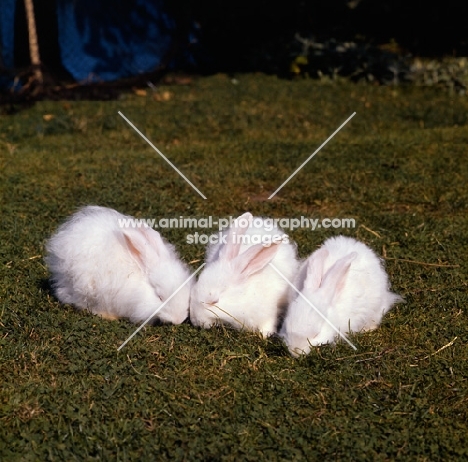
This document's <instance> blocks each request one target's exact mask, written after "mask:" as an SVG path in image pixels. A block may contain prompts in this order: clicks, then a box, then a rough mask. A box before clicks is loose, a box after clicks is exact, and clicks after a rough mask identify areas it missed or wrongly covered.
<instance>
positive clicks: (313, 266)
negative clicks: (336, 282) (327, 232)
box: [304, 247, 329, 291]
mask: <svg viewBox="0 0 468 462" xmlns="http://www.w3.org/2000/svg"><path fill="white" fill-rule="evenodd" d="M328 255H329V252H328V250H327V249H326V248H325V247H321V248H320V249H318V250H316V251H315V252H314V253H313V254H312V255H311V256H310V257H309V261H308V264H307V276H306V279H305V281H304V287H307V288H308V289H310V290H313V291H315V290H317V289H318V288H319V287H320V284H321V282H322V277H323V267H324V265H325V260H326V259H327V257H328Z"/></svg>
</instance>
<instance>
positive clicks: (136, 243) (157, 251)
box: [123, 228, 167, 271]
mask: <svg viewBox="0 0 468 462" xmlns="http://www.w3.org/2000/svg"><path fill="white" fill-rule="evenodd" d="M123 238H124V240H125V244H126V246H127V249H128V251H129V252H130V255H131V256H132V257H133V258H134V259H135V260H136V262H137V263H138V265H139V266H140V268H141V269H142V270H143V271H147V270H148V269H149V262H148V260H149V258H148V256H150V255H151V257H152V258H151V260H152V261H153V260H154V257H155V256H161V255H162V254H163V253H164V252H167V249H166V246H165V244H164V242H163V240H162V239H161V236H160V235H159V233H158V232H157V231H155V230H154V229H152V228H137V229H131V230H125V231H123Z"/></svg>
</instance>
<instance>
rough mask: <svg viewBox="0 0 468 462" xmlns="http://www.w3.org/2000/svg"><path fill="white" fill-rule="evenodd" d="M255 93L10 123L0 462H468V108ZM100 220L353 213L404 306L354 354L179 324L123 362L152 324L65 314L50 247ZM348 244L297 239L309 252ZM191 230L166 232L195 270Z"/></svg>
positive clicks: (338, 90) (412, 97) (277, 84)
mask: <svg viewBox="0 0 468 462" xmlns="http://www.w3.org/2000/svg"><path fill="white" fill-rule="evenodd" d="M237 80H238V82H237V83H233V82H232V81H231V79H230V78H228V77H226V76H221V75H220V76H213V77H209V78H200V79H198V80H196V81H194V83H193V84H192V85H191V86H185V87H184V86H178V87H167V88H163V89H161V91H169V92H170V95H169V96H170V98H169V100H167V101H158V100H156V99H155V98H154V95H153V94H152V93H151V92H148V93H147V94H146V96H138V95H136V94H133V93H129V94H125V95H123V96H122V98H121V99H120V100H119V101H113V102H41V103H37V104H36V105H35V106H33V107H31V108H30V109H27V110H24V111H21V112H19V113H17V114H16V115H14V116H1V117H0V207H1V209H0V211H1V215H0V381H1V387H0V459H1V460H67V461H69V460H137V459H140V460H207V461H218V460H236V461H237V460H252V461H257V460H268V461H271V460H321V459H323V460H372V461H374V460H405V461H406V460H418V461H429V460H437V459H440V460H456V459H458V460H466V458H467V457H468V424H467V422H468V415H467V408H468V398H467V389H468V386H467V385H468V384H467V378H468V349H467V341H468V333H467V332H468V329H467V327H468V319H467V311H466V307H467V302H468V296H467V275H468V264H467V258H466V255H467V254H468V226H467V225H468V222H467V209H468V186H467V178H468V162H467V161H468V151H467V142H468V116H467V114H468V102H467V100H466V99H464V98H459V97H450V96H449V95H447V94H446V93H443V92H440V91H437V90H435V89H431V88H403V87H402V88H397V89H394V88H389V87H374V86H359V85H351V84H346V83H338V84H334V85H327V84H323V83H322V84H321V83H317V82H314V81H309V80H301V81H294V82H288V81H281V80H278V79H276V78H274V77H265V76H262V75H240V76H237ZM160 99H161V98H160ZM119 110H120V111H122V112H123V113H124V114H125V115H126V116H127V117H128V118H129V119H130V120H132V121H133V122H134V123H135V124H136V125H137V126H138V127H139V128H140V129H141V130H142V131H143V132H144V133H146V134H147V136H148V137H149V138H150V139H151V140H152V141H153V143H154V144H155V145H156V146H158V148H160V149H161V150H162V151H163V152H164V153H165V154H166V155H167V156H168V157H169V158H170V159H171V161H173V162H174V163H175V164H176V165H177V166H178V168H180V169H181V170H182V171H183V172H184V173H185V174H186V175H187V177H188V178H190V180H191V181H193V182H194V184H195V185H196V186H197V187H198V188H200V190H201V191H202V192H203V194H205V195H206V196H207V200H203V199H202V198H201V197H200V196H198V195H197V194H196V193H195V192H194V191H193V190H192V189H191V188H190V186H188V185H187V184H186V183H185V182H184V181H183V180H182V179H181V178H180V177H179V176H178V175H177V173H175V172H174V171H173V170H172V169H171V168H170V167H169V166H168V165H167V164H165V163H164V162H163V161H162V159H161V158H159V156H158V155H157V154H156V153H155V152H154V151H153V150H152V149H151V148H150V147H149V146H148V145H147V144H146V143H145V142H144V141H143V140H142V139H141V138H140V137H139V136H138V135H137V134H136V133H135V132H134V131H133V130H132V129H131V128H130V127H129V126H128V125H127V124H126V123H125V122H124V121H123V120H122V119H121V118H120V117H119V116H118V114H117V111H119ZM354 111H356V112H357V115H356V116H355V117H354V118H353V119H352V121H351V122H350V123H349V124H348V125H347V126H346V127H345V128H344V129H343V130H342V131H341V132H340V133H339V134H338V135H337V136H336V137H335V138H334V139H333V140H332V141H331V142H330V143H329V144H328V145H327V146H326V147H325V148H324V149H323V150H322V151H321V152H320V153H319V154H317V156H316V157H315V158H314V159H312V160H311V161H310V163H309V164H308V165H307V166H306V167H305V168H304V169H303V170H302V171H301V172H300V173H299V174H298V175H297V176H296V177H295V178H294V179H293V180H291V182H290V183H288V184H287V185H286V186H285V187H284V188H283V189H282V190H281V191H280V192H279V193H278V195H277V196H276V197H275V198H274V199H273V200H267V198H268V196H269V195H270V194H271V193H272V192H273V191H274V190H275V189H276V188H277V187H278V186H279V185H280V184H281V183H282V182H283V181H284V180H285V179H286V178H287V177H288V176H289V175H290V174H291V173H292V171H293V170H294V169H295V168H296V167H298V166H299V165H300V164H301V163H302V162H303V160H305V159H306V158H307V157H308V156H309V155H310V154H311V153H312V152H313V151H314V150H315V149H316V148H317V147H318V146H319V145H320V144H321V143H322V142H323V141H324V140H325V139H326V138H327V137H328V136H329V135H330V134H331V133H332V132H333V131H334V130H335V129H336V127H338V126H339V125H340V124H341V122H343V121H344V120H345V119H346V118H347V117H348V116H349V115H350V114H351V113H352V112H354ZM47 115H52V116H53V118H52V119H50V117H45V118H44V116H47ZM46 119H50V120H46ZM84 204H99V205H105V206H109V207H113V208H116V209H117V210H119V211H120V212H122V213H126V214H132V215H135V216H138V217H145V218H153V217H179V216H181V215H184V216H198V217H200V216H207V215H213V216H228V215H236V214H240V213H242V212H244V211H246V210H249V211H251V212H252V213H254V214H261V215H266V216H272V217H300V216H301V215H304V216H308V217H313V218H326V217H330V218H334V217H353V218H355V220H356V223H357V227H356V228H355V229H350V230H344V231H343V232H344V233H345V234H348V235H351V236H354V237H356V238H358V239H361V240H362V241H364V242H365V243H367V244H368V245H370V246H371V247H372V248H373V249H375V250H376V251H377V252H378V253H379V254H381V255H384V256H385V257H386V258H387V260H386V265H387V270H388V273H389V275H390V279H391V281H392V284H393V289H394V290H395V291H396V292H398V293H400V294H402V295H403V296H404V297H405V298H406V301H407V302H406V303H405V304H401V305H398V306H397V307H395V308H394V309H393V310H392V311H391V312H390V313H389V314H388V315H387V316H385V318H384V321H383V323H382V325H381V326H380V328H379V329H378V330H376V331H374V332H370V333H365V334H356V335H353V336H351V339H352V341H353V342H354V343H355V344H356V345H357V347H358V350H357V351H356V352H354V351H353V350H352V349H351V348H350V347H349V346H348V345H347V344H346V343H340V344H338V345H337V346H335V347H322V348H316V349H313V351H312V352H311V354H310V355H309V356H307V357H303V358H300V359H298V360H296V359H293V358H291V357H290V356H289V355H288V354H287V351H286V349H285V347H284V346H283V345H282V344H280V343H279V342H277V341H275V340H272V339H269V340H263V339H261V338H259V337H258V336H257V335H255V334H253V333H249V332H237V331H233V330H230V329H227V328H222V327H219V328H214V329H211V330H199V329H196V328H194V327H192V326H190V325H189V324H183V325H180V326H151V327H146V328H145V329H144V331H142V332H141V333H140V334H138V336H137V337H135V338H134V339H133V340H132V341H131V342H130V343H129V344H128V345H127V346H126V347H125V348H124V349H123V350H122V351H121V352H119V353H118V352H117V348H118V346H119V345H120V344H121V343H122V342H123V341H124V340H125V339H126V338H127V337H128V336H129V335H130V334H131V333H132V332H133V331H134V329H135V326H134V325H132V324H130V323H129V322H127V321H125V320H122V321H118V322H110V321H106V320H101V319H100V318H98V317H96V316H93V315H91V314H89V313H86V312H77V311H75V310H74V309H73V308H71V307H69V306H63V305H61V304H59V303H58V302H57V301H56V300H55V299H54V298H53V296H52V295H51V293H50V290H49V287H48V283H47V278H48V272H47V269H46V268H45V267H44V263H43V254H44V242H45V240H46V239H47V238H48V237H49V236H50V235H51V233H53V232H54V230H55V229H56V228H57V226H58V225H59V224H60V223H61V222H62V221H63V220H64V219H65V218H66V217H67V216H68V215H69V214H71V213H72V212H73V211H74V210H76V208H77V207H78V206H80V205H84ZM340 232H342V231H341V230H334V229H328V230H327V229H323V228H322V229H320V230H316V231H314V232H312V231H310V230H306V229H300V230H296V231H294V232H291V236H292V237H293V238H294V239H295V240H296V241H297V243H298V248H299V252H300V254H301V256H306V255H307V254H309V253H310V252H312V251H313V250H314V249H315V248H316V247H317V246H318V245H320V243H321V242H323V241H324V240H325V239H326V238H327V237H329V236H331V235H334V234H338V233H340ZM185 234H186V230H182V229H172V230H165V232H164V235H165V236H166V237H167V238H168V239H169V240H171V241H172V242H173V243H174V244H175V245H176V246H177V248H178V250H179V251H180V252H181V254H182V256H183V258H184V259H185V260H186V261H187V262H192V261H195V260H199V259H202V258H203V254H204V249H203V247H202V246H194V245H188V244H187V243H186V241H185ZM198 265H199V263H198V262H194V263H192V265H191V266H192V267H193V269H196V268H197V266H198ZM444 346H445V347H446V348H443V347H444Z"/></svg>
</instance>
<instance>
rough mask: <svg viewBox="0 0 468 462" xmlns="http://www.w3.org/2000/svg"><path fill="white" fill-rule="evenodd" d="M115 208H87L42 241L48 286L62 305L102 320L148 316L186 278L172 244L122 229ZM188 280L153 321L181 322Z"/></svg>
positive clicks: (135, 319)
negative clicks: (44, 241) (45, 254)
mask: <svg viewBox="0 0 468 462" xmlns="http://www.w3.org/2000/svg"><path fill="white" fill-rule="evenodd" d="M131 218H132V217H128V216H125V215H122V214H120V213H119V212H117V211H115V210H112V209H109V208H105V207H98V206H87V207H84V208H82V209H81V210H79V211H78V212H76V213H75V214H74V215H72V216H71V217H70V218H69V219H68V220H67V221H66V222H65V223H64V224H62V225H61V226H60V227H59V229H58V230H57V232H56V233H55V234H54V235H53V236H52V237H51V238H50V240H49V241H48V242H47V244H46V250H47V256H46V264H47V266H48V267H49V270H50V272H51V280H52V288H53V289H54V292H55V295H56V297H57V298H58V299H59V300H60V301H61V302H62V303H69V304H71V305H74V306H75V307H77V308H79V309H88V310H89V311H91V312H92V313H95V314H98V315H101V316H102V317H105V318H110V319H115V318H121V317H125V318H129V319H130V320H131V321H132V322H141V321H144V320H146V319H147V318H148V317H149V316H150V315H151V314H152V313H153V312H154V311H155V310H156V309H157V308H158V307H160V306H161V305H162V304H163V303H164V302H165V301H166V300H167V299H168V298H169V297H171V295H172V294H173V293H174V292H175V291H176V290H177V289H179V287H180V286H181V285H182V284H183V283H184V282H185V281H186V280H187V279H188V278H189V276H190V273H189V270H188V267H187V266H186V265H185V264H183V263H182V262H181V261H180V259H179V258H178V256H177V254H176V252H175V249H174V247H173V246H172V245H171V244H169V243H167V242H166V241H165V240H164V239H163V238H162V237H161V236H160V234H159V233H158V232H157V231H155V230H153V229H152V228H149V227H147V228H145V227H141V228H123V227H121V226H120V224H119V219H124V220H125V219H131ZM190 290H191V284H190V283H188V284H186V285H185V286H184V287H183V288H182V289H181V290H180V291H179V292H178V293H177V294H176V295H175V296H174V297H173V298H172V299H171V300H170V301H169V302H168V303H167V304H166V305H165V306H164V307H163V308H162V309H161V311H159V312H158V313H157V315H156V316H155V319H156V318H157V319H159V320H160V321H161V322H167V323H173V324H179V323H181V322H183V321H184V320H185V319H186V318H187V317H188V312H189V298H190Z"/></svg>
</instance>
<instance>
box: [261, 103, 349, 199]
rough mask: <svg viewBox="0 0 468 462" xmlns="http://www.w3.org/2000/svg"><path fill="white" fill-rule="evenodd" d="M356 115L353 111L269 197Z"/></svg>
mask: <svg viewBox="0 0 468 462" xmlns="http://www.w3.org/2000/svg"><path fill="white" fill-rule="evenodd" d="M355 115H356V112H353V113H352V114H351V115H350V116H349V117H348V118H347V119H346V120H345V121H344V122H343V123H342V124H341V125H340V126H339V127H338V128H337V129H336V130H335V131H334V132H333V133H332V134H331V135H330V136H329V137H328V138H327V139H326V140H325V141H324V142H323V143H322V144H321V145H320V146H319V147H318V148H317V149H316V150H315V152H314V153H313V154H311V155H310V156H309V157H308V158H307V159H306V160H305V161H304V162H303V163H302V164H301V165H300V166H299V167H298V168H297V169H296V170H295V171H294V172H293V173H292V174H291V175H290V176H289V178H288V179H287V180H286V181H285V182H284V183H283V184H282V185H281V186H280V187H279V188H278V189H277V190H276V191H275V192H274V193H273V194H272V195H271V196H270V197H269V198H268V199H271V198H272V197H273V196H275V195H276V193H277V192H278V191H279V190H280V189H281V188H282V187H283V186H284V185H285V184H286V183H288V181H290V180H291V178H292V177H293V176H295V175H296V173H297V172H299V170H301V168H303V167H304V165H305V164H307V162H309V160H310V159H312V157H314V156H315V154H317V153H318V152H319V151H320V149H322V148H323V147H324V146H325V145H326V144H327V143H328V142H329V141H330V140H331V139H332V138H333V137H334V136H335V135H336V134H337V133H338V132H339V131H340V130H341V129H342V128H343V127H344V126H345V125H346V124H347V123H348V122H349V121H350V120H351V119H352V118H353V117H354V116H355Z"/></svg>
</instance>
